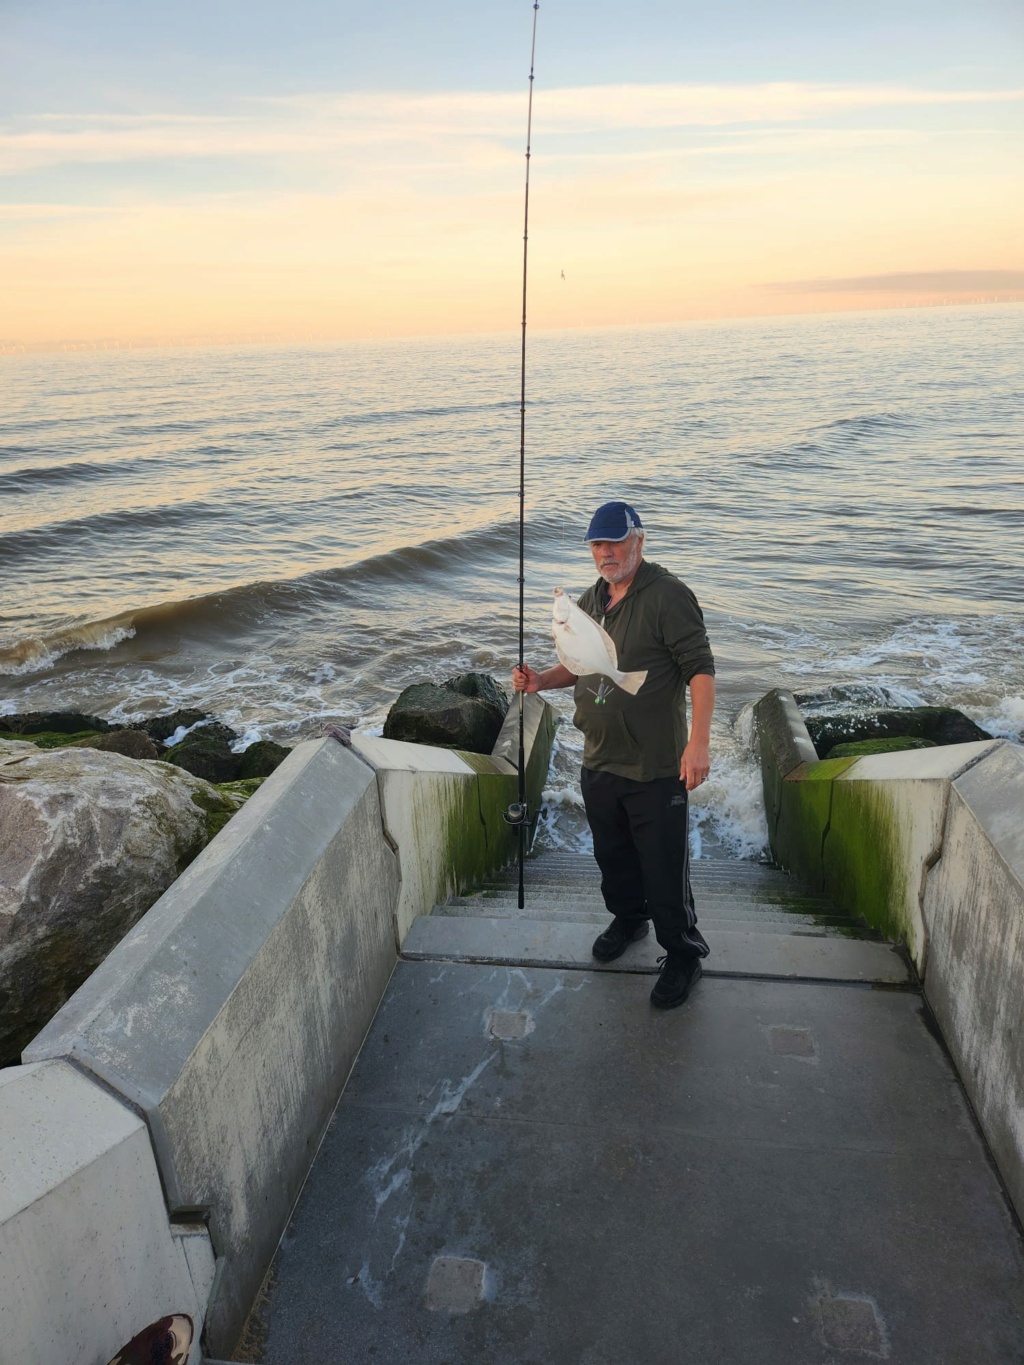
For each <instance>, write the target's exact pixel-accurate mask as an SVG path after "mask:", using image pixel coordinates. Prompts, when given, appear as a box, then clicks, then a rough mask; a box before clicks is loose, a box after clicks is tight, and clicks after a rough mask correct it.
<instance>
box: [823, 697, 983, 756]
mask: <svg viewBox="0 0 1024 1365" xmlns="http://www.w3.org/2000/svg"><path fill="white" fill-rule="evenodd" d="M804 721H805V722H806V725H807V729H808V732H809V733H810V736H811V739H812V741H813V743H814V747H815V749H817V751H818V756H819V757H820V758H828V757H830V756H831V753H832V750H833V748H834V747H835V746H836V745H837V744H855V743H857V742H858V741H860V740H862V739H898V738H900V737H904V736H912V737H913V738H915V739H930V740H931V741H932V743H933V744H940V745H941V744H968V743H970V742H971V741H973V740H979V739H991V738H992V736H991V735H990V734H989V733H988V731H987V730H983V729H982V728H981V727H980V726H979V725H975V723H974V721H973V720H970V719H968V717H967V716H965V715H964V713H963V712H962V711H957V710H956V709H955V708H954V707H951V706H906V707H900V708H899V709H893V710H872V709H869V708H865V709H861V710H857V711H845V712H840V713H838V714H833V715H817V716H816V715H814V714H813V713H812V714H810V715H805V716H804Z"/></svg>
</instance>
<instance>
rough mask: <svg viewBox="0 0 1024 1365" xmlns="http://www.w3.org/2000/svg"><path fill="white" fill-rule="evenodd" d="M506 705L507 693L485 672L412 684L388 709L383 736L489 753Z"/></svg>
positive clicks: (500, 724)
mask: <svg viewBox="0 0 1024 1365" xmlns="http://www.w3.org/2000/svg"><path fill="white" fill-rule="evenodd" d="M507 710H508V701H507V699H506V697H505V693H504V692H503V691H502V689H501V688H500V687H499V686H498V684H497V683H496V682H495V681H494V679H493V678H491V677H489V676H488V675H487V674H486V673H463V674H460V675H459V676H458V677H456V678H449V679H448V680H447V681H446V682H443V683H441V684H437V683H413V685H412V686H411V687H407V688H405V689H404V691H403V692H401V694H400V695H399V697H398V700H397V701H396V702H395V704H394V706H392V708H391V710H390V711H389V712H388V718H387V720H386V721H385V722H384V738H385V739H404V740H408V741H411V742H412V743H414V744H437V745H440V746H442V747H443V748H447V749H466V750H468V751H469V752H470V753H477V754H489V753H490V752H491V750H492V749H493V748H494V744H495V741H496V740H497V738H498V732H499V731H500V729H501V727H502V724H503V722H504V720H505V712H506V711H507Z"/></svg>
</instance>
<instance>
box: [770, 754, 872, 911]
mask: <svg viewBox="0 0 1024 1365" xmlns="http://www.w3.org/2000/svg"><path fill="white" fill-rule="evenodd" d="M854 762H856V760H855V759H852V758H837V759H825V760H823V761H820V762H818V763H804V764H801V766H800V767H799V768H797V769H796V771H795V772H794V773H792V774H790V776H789V777H787V778H786V779H784V780H783V781H782V782H780V784H779V788H778V802H779V806H778V819H777V821H776V824H775V830H774V833H773V834H772V839H771V851H772V857H773V858H774V859H775V861H776V862H777V863H778V864H779V865H780V867H785V868H789V869H790V870H791V871H794V872H799V873H800V874H801V875H802V876H804V877H805V878H806V879H807V880H808V881H809V882H810V883H811V885H812V886H814V887H816V888H817V887H821V886H822V884H823V880H824V865H823V861H822V854H823V848H824V843H825V837H826V835H827V834H828V830H829V823H830V821H831V818H832V784H833V781H834V779H835V778H837V777H839V776H840V774H841V773H844V772H845V771H846V770H847V768H849V767H850V765H851V764H852V763H854Z"/></svg>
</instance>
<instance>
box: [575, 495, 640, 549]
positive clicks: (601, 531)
mask: <svg viewBox="0 0 1024 1365" xmlns="http://www.w3.org/2000/svg"><path fill="white" fill-rule="evenodd" d="M634 526H635V527H636V528H637V529H638V530H640V531H642V530H643V529H644V524H643V522H642V521H641V520H640V518H639V517H638V516H637V514H636V512H635V511H634V510H633V508H632V507H630V505H629V503H628V502H606V503H603V504H602V506H600V507H599V508H598V509H597V511H596V512H595V513H594V515H593V516H592V517H591V518H590V525H589V526H588V527H587V534H586V535H585V536H584V537H583V540H584V542H585V543H586V544H588V545H589V544H590V542H591V541H592V540H625V539H626V537H627V536H628V535H629V533H630V531H632V529H633V527H634Z"/></svg>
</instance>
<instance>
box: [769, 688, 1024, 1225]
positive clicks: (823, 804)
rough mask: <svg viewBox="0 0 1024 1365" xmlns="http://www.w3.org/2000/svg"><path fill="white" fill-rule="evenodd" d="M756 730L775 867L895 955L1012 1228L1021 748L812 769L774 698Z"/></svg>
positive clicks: (1021, 915)
mask: <svg viewBox="0 0 1024 1365" xmlns="http://www.w3.org/2000/svg"><path fill="white" fill-rule="evenodd" d="M755 727H756V735H757V742H758V745H759V748H760V755H761V771H762V776H763V782H764V794H765V806H766V811H767V816H768V831H769V842H770V846H771V850H772V856H773V857H774V858H775V860H776V862H778V863H779V864H780V865H781V866H782V867H785V868H788V869H790V870H792V871H794V872H797V873H799V874H800V875H801V876H802V877H803V878H804V879H805V880H807V881H808V882H809V883H810V884H811V885H812V886H814V887H816V888H820V889H822V890H824V891H825V892H827V894H828V895H830V896H831V897H832V898H833V899H834V900H835V901H836V902H837V903H838V904H839V905H841V906H842V907H843V908H844V909H845V910H848V911H849V912H850V913H852V914H854V915H859V916H862V917H863V918H864V919H865V920H866V921H867V923H868V924H871V925H874V926H875V927H876V928H878V929H880V930H881V931H882V932H883V933H885V934H886V936H887V937H889V938H892V939H894V940H896V941H897V942H901V943H903V944H905V945H906V947H907V951H908V952H909V953H910V956H911V957H912V959H913V961H914V963H915V965H916V967H917V970H918V973H919V975H920V977H921V980H922V983H923V986H924V991H925V995H926V997H927V999H928V1002H929V1004H930V1005H931V1007H932V1009H933V1011H934V1013H935V1016H936V1018H937V1019H938V1021H939V1024H940V1027H941V1029H942V1032H943V1036H944V1038H945V1041H946V1044H947V1046H948V1047H949V1050H950V1053H951V1055H952V1056H953V1059H954V1061H955V1063H956V1065H957V1068H958V1070H959V1072H960V1077H961V1080H962V1081H963V1084H964V1087H965V1089H966V1091H967V1093H968V1095H969V1096H970V1099H971V1102H972V1104H973V1105H974V1107H975V1112H976V1113H977V1115H978V1118H979V1121H980V1122H981V1125H982V1128H983V1130H984V1132H985V1135H986V1138H987V1139H988V1142H989V1144H990V1146H991V1148H992V1152H993V1155H994V1157H995V1159H996V1162H997V1164H998V1166H999V1169H1000V1172H1001V1173H1002V1176H1003V1179H1004V1181H1005V1182H1006V1185H1007V1188H1008V1190H1009V1192H1010V1196H1011V1198H1012V1199H1013V1201H1014V1204H1015V1206H1016V1208H1017V1211H1018V1213H1019V1214H1021V1216H1024V1042H1022V1033H1021V1028H1020V1001H1021V998H1022V997H1024V750H1022V749H1021V747H1020V746H1019V745H1015V744H1010V743H1008V742H1007V741H1005V740H989V741H983V742H978V743H972V744H950V745H946V746H944V747H941V748H934V749H922V750H908V751H906V752H902V753H893V754H879V755H873V756H870V757H863V758H847V759H827V760H824V761H820V760H818V759H817V756H816V755H815V753H814V748H813V745H811V742H810V736H809V735H808V733H807V730H806V727H805V726H804V723H803V720H802V718H801V716H800V713H799V710H798V708H797V706H796V703H795V701H794V700H793V697H792V696H791V695H790V694H789V693H787V692H781V691H775V692H770V693H768V694H767V696H765V697H763V698H762V699H761V701H760V702H759V703H758V704H757V706H756V707H755Z"/></svg>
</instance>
